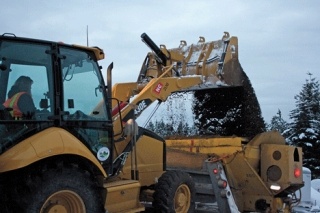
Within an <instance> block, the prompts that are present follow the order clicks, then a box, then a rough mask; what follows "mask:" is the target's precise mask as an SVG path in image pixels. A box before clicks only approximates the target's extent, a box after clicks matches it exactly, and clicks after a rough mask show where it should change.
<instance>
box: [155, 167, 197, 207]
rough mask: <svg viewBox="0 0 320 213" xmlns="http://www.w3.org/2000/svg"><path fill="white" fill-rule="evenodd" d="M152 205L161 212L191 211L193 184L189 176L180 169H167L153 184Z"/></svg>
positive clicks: (193, 193)
mask: <svg viewBox="0 0 320 213" xmlns="http://www.w3.org/2000/svg"><path fill="white" fill-rule="evenodd" d="M153 199H154V201H153V207H154V209H155V210H156V211H157V212H161V213H162V212H163V213H186V212H189V213H193V212H194V209H195V202H194V200H195V185H194V182H193V180H192V178H191V176H190V175H189V174H187V173H185V172H181V171H167V172H165V173H164V174H163V175H162V176H161V177H160V178H159V181H158V183H157V184H156V185H155V192H154V194H153Z"/></svg>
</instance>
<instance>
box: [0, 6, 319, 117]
mask: <svg viewBox="0 0 320 213" xmlns="http://www.w3.org/2000/svg"><path fill="white" fill-rule="evenodd" d="M319 11H320V1H319V0H305V1H297V0H290V1H289V0H287V1H285V0H283V1H281V0H264V1H263V0H261V1H257V0H242V1H241V0H223V1H216V0H207V1H206V0H197V1H187V0H175V1H172V0H170V1H169V0H162V1H143V0H140V1H139V0H135V1H133V0H132V1H121V0H117V1H111V0H94V1H89V0H86V1H85V0H72V1H68V0H63V1H62V0H55V1H46V0H43V1H41V0H25V1H21V0H1V13H0V33H1V34H3V33H14V34H15V35H16V36H22V37H34V38H40V39H48V40H53V41H63V42H65V43H72V44H73V43H75V44H82V45H86V28H87V26H89V45H90V46H99V47H100V48H102V49H104V51H105V53H106V59H105V60H104V61H103V62H102V65H103V67H104V69H106V68H107V66H108V64H109V63H111V62H114V72H113V82H114V83H115V82H130V81H136V79H137V75H138V74H139V71H140V68H141V65H142V62H143V60H144V58H145V56H146V54H147V52H148V51H149V49H148V47H147V46H146V45H145V44H144V43H142V42H141V39H140V35H141V34H142V33H143V32H146V33H147V34H148V35H149V36H150V37H151V38H152V39H153V40H154V41H155V42H156V43H157V44H165V45H166V47H167V48H173V47H177V46H178V45H179V43H180V40H186V41H187V42H188V44H191V43H196V42H197V41H198V39H199V36H204V37H205V38H206V41H211V40H217V39H220V38H221V37H222V35H223V32H224V31H228V32H229V33H230V35H231V36H236V37H238V40H239V60H240V63H241V65H242V67H243V69H244V71H245V72H246V74H247V75H248V77H249V79H250V81H251V83H252V85H253V87H254V89H255V92H256V94H257V97H258V100H259V102H260V106H261V109H262V115H263V117H264V118H265V121H266V122H268V123H269V122H270V120H271V118H272V116H274V115H275V114H276V113H277V111H278V109H280V110H281V111H282V115H283V117H284V118H285V119H286V120H288V116H289V112H290V111H291V110H292V109H294V108H295V100H294V96H295V95H296V94H298V93H299V92H300V91H301V89H302V85H303V84H304V83H305V80H306V79H307V78H308V77H309V76H308V75H307V73H308V72H310V73H312V74H313V77H315V78H316V79H317V80H320V57H319V55H318V54H319V49H320V23H319V21H320V12H319Z"/></svg>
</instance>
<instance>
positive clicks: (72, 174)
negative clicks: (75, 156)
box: [17, 165, 104, 213]
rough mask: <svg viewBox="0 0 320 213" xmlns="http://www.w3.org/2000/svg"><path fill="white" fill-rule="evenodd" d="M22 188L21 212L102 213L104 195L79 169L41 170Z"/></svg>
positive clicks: (27, 178) (26, 178)
mask: <svg viewBox="0 0 320 213" xmlns="http://www.w3.org/2000/svg"><path fill="white" fill-rule="evenodd" d="M24 178H25V179H24V180H22V181H23V188H24V190H23V191H22V187H19V188H20V189H18V191H17V192H19V191H20V193H21V194H20V196H21V200H20V202H19V203H17V204H18V205H21V211H20V212H26V213H34V212H39V213H51V212H59V213H60V212H61V213H75V212H77V213H102V212H104V206H103V202H102V196H101V195H102V194H101V193H100V192H99V188H98V186H97V184H96V183H95V181H94V180H93V178H92V177H90V174H89V172H86V171H83V170H81V169H79V168H77V167H75V166H71V165H69V166H68V168H66V167H62V168H55V169H52V168H51V169H48V170H43V171H42V173H41V171H37V173H36V175H35V174H34V173H33V174H31V173H30V175H28V176H24Z"/></svg>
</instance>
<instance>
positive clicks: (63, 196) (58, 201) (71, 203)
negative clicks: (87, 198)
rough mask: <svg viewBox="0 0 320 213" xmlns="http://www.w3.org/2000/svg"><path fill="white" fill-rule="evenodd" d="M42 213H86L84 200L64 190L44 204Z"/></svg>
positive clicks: (53, 195)
mask: <svg viewBox="0 0 320 213" xmlns="http://www.w3.org/2000/svg"><path fill="white" fill-rule="evenodd" d="M40 212H41V213H57V212H59V213H73V212H79V213H85V212H86V208H85V205H84V202H83V200H82V198H81V197H80V196H79V195H78V194H77V193H75V192H73V191H70V190H62V191H59V192H56V193H54V194H52V195H51V196H50V197H49V198H48V199H47V200H46V201H45V203H44V204H43V206H42V208H41V211H40Z"/></svg>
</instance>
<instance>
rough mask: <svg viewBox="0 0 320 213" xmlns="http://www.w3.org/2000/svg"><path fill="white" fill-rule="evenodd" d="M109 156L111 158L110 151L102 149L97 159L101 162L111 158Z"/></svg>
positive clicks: (105, 148)
mask: <svg viewBox="0 0 320 213" xmlns="http://www.w3.org/2000/svg"><path fill="white" fill-rule="evenodd" d="M109 156H110V150H109V149H108V147H102V148H100V149H99V150H98V152H97V158H98V159H99V160H100V161H105V160H107V159H108V158H109Z"/></svg>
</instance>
